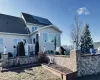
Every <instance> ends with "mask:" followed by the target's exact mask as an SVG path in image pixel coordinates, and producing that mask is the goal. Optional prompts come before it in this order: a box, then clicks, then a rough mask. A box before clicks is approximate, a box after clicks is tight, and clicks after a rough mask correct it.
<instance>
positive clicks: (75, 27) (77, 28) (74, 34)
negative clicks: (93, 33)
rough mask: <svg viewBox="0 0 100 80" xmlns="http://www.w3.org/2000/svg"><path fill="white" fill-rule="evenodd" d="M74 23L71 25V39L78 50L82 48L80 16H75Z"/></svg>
mask: <svg viewBox="0 0 100 80" xmlns="http://www.w3.org/2000/svg"><path fill="white" fill-rule="evenodd" d="M74 21H75V23H74V24H72V25H71V31H70V38H71V41H72V43H74V42H75V43H76V48H77V49H78V48H79V46H80V36H81V29H82V22H81V21H79V16H75V18H74Z"/></svg>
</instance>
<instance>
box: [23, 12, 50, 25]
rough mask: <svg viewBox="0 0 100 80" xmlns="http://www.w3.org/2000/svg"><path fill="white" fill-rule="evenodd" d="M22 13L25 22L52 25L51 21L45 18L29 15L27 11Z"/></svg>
mask: <svg viewBox="0 0 100 80" xmlns="http://www.w3.org/2000/svg"><path fill="white" fill-rule="evenodd" d="M22 15H23V17H24V19H25V21H26V22H27V23H33V24H38V25H45V26H46V25H52V23H51V22H50V21H49V20H48V19H46V18H42V17H38V16H34V15H30V14H27V13H22Z"/></svg>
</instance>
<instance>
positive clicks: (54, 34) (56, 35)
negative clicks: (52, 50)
mask: <svg viewBox="0 0 100 80" xmlns="http://www.w3.org/2000/svg"><path fill="white" fill-rule="evenodd" d="M55 37H56V42H58V41H59V35H58V34H56V33H49V34H48V42H54V39H55Z"/></svg>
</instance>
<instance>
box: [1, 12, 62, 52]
mask: <svg viewBox="0 0 100 80" xmlns="http://www.w3.org/2000/svg"><path fill="white" fill-rule="evenodd" d="M61 33H62V31H61V30H60V29H59V28H58V27H56V26H55V25H53V24H52V23H51V22H50V21H49V20H48V19H45V18H42V17H37V16H34V15H31V14H27V13H21V17H15V16H10V15H5V14H0V52H3V47H4V46H6V47H7V50H8V52H12V53H13V52H14V49H13V46H14V45H17V43H18V42H20V41H22V40H25V41H26V42H27V43H28V44H33V45H35V42H36V40H38V42H39V47H40V48H41V49H43V48H44V46H45V47H46V50H54V37H55V36H56V39H57V47H58V46H60V45H61Z"/></svg>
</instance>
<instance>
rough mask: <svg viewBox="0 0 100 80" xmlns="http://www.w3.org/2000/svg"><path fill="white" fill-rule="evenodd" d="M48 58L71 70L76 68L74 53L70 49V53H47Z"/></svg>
mask: <svg viewBox="0 0 100 80" xmlns="http://www.w3.org/2000/svg"><path fill="white" fill-rule="evenodd" d="M48 57H49V59H52V58H54V62H55V63H56V64H58V65H61V66H64V67H67V68H69V69H70V70H72V71H76V70H77V63H76V60H77V59H76V53H75V51H71V52H70V55H48Z"/></svg>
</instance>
